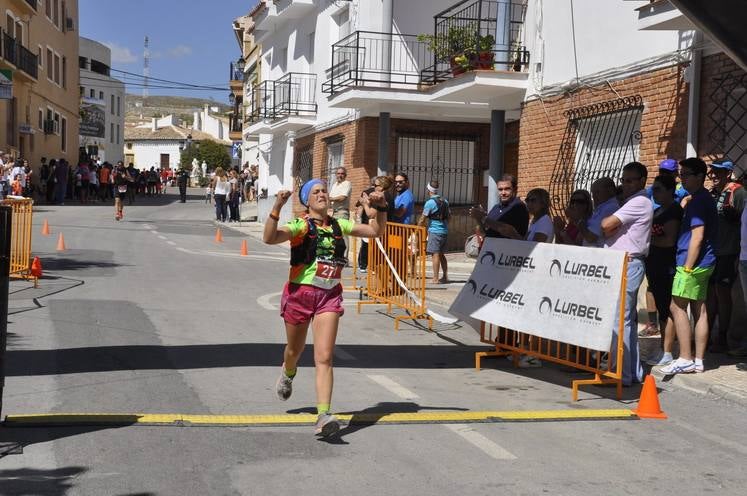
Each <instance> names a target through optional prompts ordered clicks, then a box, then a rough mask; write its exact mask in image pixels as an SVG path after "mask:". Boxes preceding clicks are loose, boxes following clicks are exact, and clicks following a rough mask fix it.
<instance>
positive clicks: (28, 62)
mask: <svg viewBox="0 0 747 496" xmlns="http://www.w3.org/2000/svg"><path fill="white" fill-rule="evenodd" d="M0 39H1V40H2V49H0V55H2V57H3V58H4V59H5V60H6V61H7V62H8V63H9V64H13V65H14V66H16V67H17V68H18V69H20V70H22V71H23V72H25V73H26V74H28V75H29V76H31V77H33V78H34V79H37V78H38V77H39V66H38V65H37V64H38V61H39V59H38V57H37V55H36V54H35V53H34V52H32V51H30V50H29V49H28V48H26V47H25V46H23V45H21V44H20V43H18V41H17V40H16V39H15V38H13V37H12V36H10V35H9V34H8V33H6V32H4V31H3V32H2V36H1V37H0Z"/></svg>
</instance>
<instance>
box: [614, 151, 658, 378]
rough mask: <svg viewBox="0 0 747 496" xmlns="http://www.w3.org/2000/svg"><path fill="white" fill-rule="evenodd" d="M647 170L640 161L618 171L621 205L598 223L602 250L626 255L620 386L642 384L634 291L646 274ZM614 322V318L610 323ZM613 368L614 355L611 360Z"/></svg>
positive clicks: (648, 228) (648, 235)
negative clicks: (601, 236)
mask: <svg viewBox="0 0 747 496" xmlns="http://www.w3.org/2000/svg"><path fill="white" fill-rule="evenodd" d="M647 176H648V171H647V170H646V166H645V165H643V164H641V163H640V162H630V163H628V164H626V165H625V167H623V172H622V198H623V204H622V206H621V207H620V208H619V209H617V210H616V211H615V213H614V214H612V215H610V216H609V217H607V218H605V219H604V220H602V232H603V233H604V237H605V240H604V247H605V248H611V249H613V250H620V251H624V252H627V254H628V270H627V274H626V277H627V283H626V285H625V308H623V309H620V308H618V311H622V312H624V329H623V345H624V350H623V367H622V383H623V386H630V385H631V384H632V383H634V382H641V381H643V367H642V366H641V361H640V355H639V351H638V308H637V303H638V288H640V286H641V283H642V282H643V276H644V274H645V272H646V269H645V264H644V261H645V258H646V255H648V248H649V242H650V239H651V224H652V222H653V218H654V211H653V209H652V208H651V201H650V200H649V199H648V196H647V195H646V190H645V189H644V188H645V187H646V178H647ZM618 315H619V314H618ZM617 321H618V317H615V320H614V322H617ZM617 331H618V329H617V326H615V329H614V331H613V343H614V342H616V341H617ZM611 358H612V359H613V363H611V364H610V365H611V367H610V368H612V367H614V358H615V357H614V356H612V357H611Z"/></svg>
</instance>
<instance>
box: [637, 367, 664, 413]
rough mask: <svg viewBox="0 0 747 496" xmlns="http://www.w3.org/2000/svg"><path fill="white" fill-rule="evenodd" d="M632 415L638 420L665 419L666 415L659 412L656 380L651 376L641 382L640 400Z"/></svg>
mask: <svg viewBox="0 0 747 496" xmlns="http://www.w3.org/2000/svg"><path fill="white" fill-rule="evenodd" d="M633 413H635V414H636V415H638V417H640V418H651V419H665V418H667V414H666V413H664V412H662V411H661V406H659V393H658V392H657V390H656V380H655V379H654V376H652V375H651V374H649V375H647V376H646V379H645V380H644V381H643V390H641V398H640V399H639V400H638V408H637V409H635V410H633Z"/></svg>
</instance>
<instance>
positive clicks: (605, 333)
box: [449, 238, 626, 350]
mask: <svg viewBox="0 0 747 496" xmlns="http://www.w3.org/2000/svg"><path fill="white" fill-rule="evenodd" d="M625 256H626V255H625V253H624V252H621V251H616V250H603V249H599V248H582V247H578V246H566V245H555V244H550V243H533V242H529V241H516V240H509V239H496V238H487V239H485V243H484V245H483V247H482V250H481V251H480V255H479V257H478V258H477V263H476V264H475V268H474V270H473V271H472V275H471V276H470V278H469V280H468V281H467V283H466V284H465V285H464V288H462V291H461V292H460V293H459V295H458V296H457V298H456V299H455V300H454V303H453V304H452V306H451V309H450V310H449V311H450V312H451V313H452V314H453V315H455V316H457V317H460V318H462V319H463V320H465V321H466V322H468V323H472V322H474V321H475V320H478V321H484V322H488V323H491V324H494V325H497V326H501V327H505V328H508V329H513V330H516V331H521V332H525V333H527V334H532V335H535V336H540V337H542V338H547V339H552V340H555V341H560V342H563V343H569V344H573V345H578V346H583V347H585V348H590V349H593V350H609V348H610V344H611V343H612V331H613V329H616V328H618V327H619V322H617V321H616V319H615V317H616V315H615V314H616V310H617V305H618V303H619V301H620V290H621V288H620V284H621V282H622V276H623V268H624V262H625Z"/></svg>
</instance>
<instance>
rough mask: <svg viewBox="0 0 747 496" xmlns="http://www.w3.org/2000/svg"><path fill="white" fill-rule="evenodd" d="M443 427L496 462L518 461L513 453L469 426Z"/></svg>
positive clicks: (452, 425)
mask: <svg viewBox="0 0 747 496" xmlns="http://www.w3.org/2000/svg"><path fill="white" fill-rule="evenodd" d="M443 426H444V427H446V428H447V429H449V430H450V431H452V432H455V433H456V434H458V435H459V436H461V437H462V438H464V439H465V440H466V441H467V442H468V443H470V444H472V445H474V446H476V447H477V448H479V449H480V450H482V451H483V452H484V453H485V454H486V455H488V456H490V457H491V458H494V459H496V460H516V456H515V455H514V454H513V453H511V452H510V451H507V450H505V449H503V448H502V447H501V446H499V445H498V444H496V443H494V442H493V441H491V440H490V439H488V438H486V437H485V436H483V435H482V434H480V433H479V432H476V431H475V430H474V429H473V428H472V427H471V426H470V425H469V424H443Z"/></svg>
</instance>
